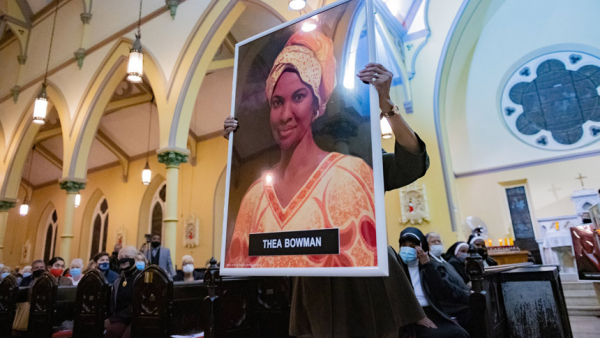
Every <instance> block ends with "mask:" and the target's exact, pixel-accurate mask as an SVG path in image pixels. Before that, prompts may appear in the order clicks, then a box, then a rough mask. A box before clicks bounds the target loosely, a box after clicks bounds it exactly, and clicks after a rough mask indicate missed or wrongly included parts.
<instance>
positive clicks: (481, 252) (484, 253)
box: [477, 248, 488, 259]
mask: <svg viewBox="0 0 600 338" xmlns="http://www.w3.org/2000/svg"><path fill="white" fill-rule="evenodd" d="M477 253H478V254H479V255H480V256H481V257H482V258H483V259H486V258H487V257H488V253H487V248H479V249H477Z"/></svg>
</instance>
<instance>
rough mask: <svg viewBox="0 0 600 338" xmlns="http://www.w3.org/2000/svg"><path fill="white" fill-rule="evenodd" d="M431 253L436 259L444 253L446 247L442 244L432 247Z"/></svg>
mask: <svg viewBox="0 0 600 338" xmlns="http://www.w3.org/2000/svg"><path fill="white" fill-rule="evenodd" d="M429 252H430V253H431V254H432V255H434V256H435V257H440V256H442V254H443V253H444V246H443V245H441V244H440V245H432V246H431V248H430V249H429Z"/></svg>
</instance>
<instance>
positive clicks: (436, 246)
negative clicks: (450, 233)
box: [425, 232, 472, 334]
mask: <svg viewBox="0 0 600 338" xmlns="http://www.w3.org/2000/svg"><path fill="white" fill-rule="evenodd" d="M425 239H426V240H427V245H428V246H429V250H428V251H429V258H430V259H431V261H432V262H435V263H436V269H437V270H438V272H439V274H440V276H441V277H442V279H443V280H444V281H447V282H448V283H450V284H449V286H448V288H449V289H450V293H451V294H452V295H458V297H442V299H439V300H438V302H437V303H438V304H439V306H440V308H441V310H442V311H443V312H444V313H445V314H447V315H448V316H450V317H451V318H455V319H456V320H457V321H458V324H460V326H462V327H463V329H465V330H467V332H469V334H471V333H472V329H471V309H470V306H469V294H470V293H471V290H470V288H469V287H468V286H467V284H466V283H465V282H464V281H463V278H462V276H461V275H460V274H459V273H458V272H457V271H456V269H455V268H454V266H452V264H450V263H448V262H447V261H446V260H445V259H444V257H442V256H443V253H444V244H443V241H442V237H441V236H440V234H438V233H437V232H430V233H428V234H427V235H425ZM463 270H464V264H463ZM465 296H466V297H465Z"/></svg>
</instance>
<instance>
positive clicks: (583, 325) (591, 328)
mask: <svg viewBox="0 0 600 338" xmlns="http://www.w3.org/2000/svg"><path fill="white" fill-rule="evenodd" d="M569 318H570V319H571V331H573V338H598V337H600V318H598V317H592V316H572V317H569Z"/></svg>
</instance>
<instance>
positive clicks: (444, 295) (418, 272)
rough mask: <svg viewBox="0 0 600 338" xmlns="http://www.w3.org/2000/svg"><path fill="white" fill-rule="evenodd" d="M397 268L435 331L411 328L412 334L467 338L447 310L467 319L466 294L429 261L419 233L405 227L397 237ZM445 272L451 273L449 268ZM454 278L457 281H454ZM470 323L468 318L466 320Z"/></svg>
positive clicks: (421, 234) (425, 242)
mask: <svg viewBox="0 0 600 338" xmlns="http://www.w3.org/2000/svg"><path fill="white" fill-rule="evenodd" d="M399 242H400V258H401V260H400V264H401V265H402V268H403V269H404V271H405V273H406V275H407V276H408V278H409V280H410V282H411V284H412V286H413V288H414V292H415V295H416V296H417V300H418V301H419V304H420V305H421V307H422V308H423V311H424V312H425V314H426V315H427V318H429V319H430V320H431V321H433V323H434V324H435V326H436V327H437V329H432V328H429V327H424V326H420V325H412V330H414V334H415V335H416V336H417V337H419V338H421V337H437V338H444V337H448V338H451V337H452V338H460V337H469V334H468V333H467V331H465V330H464V329H463V328H462V327H461V326H460V325H457V324H456V323H455V322H454V321H453V320H452V318H451V315H450V314H449V313H447V312H446V311H444V309H445V308H446V307H447V308H449V309H451V310H452V311H453V312H455V313H456V314H459V315H460V316H461V317H466V316H468V317H470V315H469V305H468V304H469V291H468V288H467V287H466V286H465V285H464V284H463V285H457V284H456V281H455V280H453V279H452V277H451V275H450V274H449V273H448V270H447V269H446V268H445V267H444V266H443V265H441V264H440V263H439V262H438V261H436V260H434V259H431V258H430V256H429V254H428V251H429V245H428V244H427V241H426V239H425V236H424V235H423V233H422V232H421V230H419V229H416V228H412V227H408V228H406V229H404V230H403V231H402V232H401V233H400V240H399ZM448 268H450V269H452V267H451V266H448ZM457 278H458V277H457ZM459 280H460V278H459ZM466 319H467V320H470V318H466Z"/></svg>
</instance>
